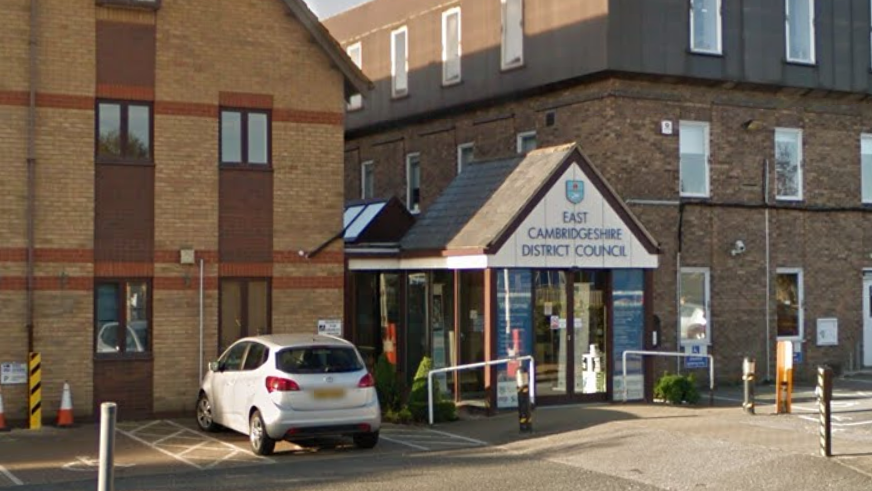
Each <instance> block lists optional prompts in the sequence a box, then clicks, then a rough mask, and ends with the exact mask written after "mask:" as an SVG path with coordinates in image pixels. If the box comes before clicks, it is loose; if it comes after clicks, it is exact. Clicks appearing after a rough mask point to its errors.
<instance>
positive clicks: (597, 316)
mask: <svg viewBox="0 0 872 491" xmlns="http://www.w3.org/2000/svg"><path fill="white" fill-rule="evenodd" d="M605 278H606V272H604V271H597V270H583V271H571V272H566V271H559V270H540V271H535V272H534V274H533V288H534V294H533V295H534V298H535V307H534V320H533V323H534V330H535V335H534V341H533V343H534V349H533V355H534V356H535V358H536V393H537V395H538V396H542V397H549V396H557V397H561V398H577V397H576V396H580V397H588V396H590V395H595V394H605V393H606V374H607V371H608V370H607V364H608V360H607V355H606V353H607V350H608V346H607V343H608V336H607V333H606V326H607V322H606V305H605V291H606V288H605V285H606V281H605ZM567 283H569V284H567ZM570 286H571V290H570V288H569V287H570ZM570 295H571V297H570Z"/></svg>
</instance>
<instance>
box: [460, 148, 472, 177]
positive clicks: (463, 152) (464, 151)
mask: <svg viewBox="0 0 872 491" xmlns="http://www.w3.org/2000/svg"><path fill="white" fill-rule="evenodd" d="M473 159H475V146H474V145H472V144H467V145H461V146H460V147H459V148H458V152H457V173H458V174H460V173H461V172H463V169H465V168H466V166H467V165H468V164H469V163H470V162H472V161H473Z"/></svg>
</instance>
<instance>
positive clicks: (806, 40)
mask: <svg viewBox="0 0 872 491" xmlns="http://www.w3.org/2000/svg"><path fill="white" fill-rule="evenodd" d="M813 2H814V0H787V50H788V51H787V59H788V60H793V61H807V62H812V61H814V57H813V51H812V49H813V48H812V46H813V45H812V43H813V41H814V40H813V39H812V18H813V17H812V16H813V10H812V9H813V5H814V3H813Z"/></svg>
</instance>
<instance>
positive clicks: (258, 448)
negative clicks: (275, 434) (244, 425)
mask: <svg viewBox="0 0 872 491" xmlns="http://www.w3.org/2000/svg"><path fill="white" fill-rule="evenodd" d="M249 423H250V424H249V426H248V439H249V440H250V441H251V450H252V451H253V452H254V453H255V454H256V455H270V454H272V453H273V450H275V448H276V441H275V440H273V439H272V438H270V437H269V435H267V434H266V425H265V424H263V417H262V416H261V415H260V411H255V412H254V413H252V414H251V419H250V420H249Z"/></svg>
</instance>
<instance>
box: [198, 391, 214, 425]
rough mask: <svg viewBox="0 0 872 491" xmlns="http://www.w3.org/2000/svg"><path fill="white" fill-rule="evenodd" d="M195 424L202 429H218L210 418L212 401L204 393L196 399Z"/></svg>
mask: <svg viewBox="0 0 872 491" xmlns="http://www.w3.org/2000/svg"><path fill="white" fill-rule="evenodd" d="M197 426H199V427H200V429H201V430H203V431H218V424H217V423H215V420H214V419H212V403H211V402H209V398H208V397H206V394H200V398H199V399H198V400H197Z"/></svg>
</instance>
